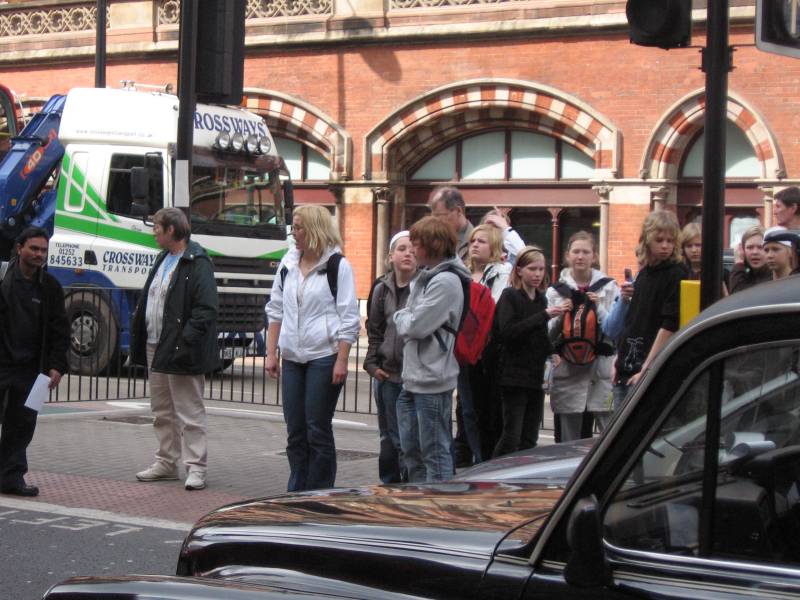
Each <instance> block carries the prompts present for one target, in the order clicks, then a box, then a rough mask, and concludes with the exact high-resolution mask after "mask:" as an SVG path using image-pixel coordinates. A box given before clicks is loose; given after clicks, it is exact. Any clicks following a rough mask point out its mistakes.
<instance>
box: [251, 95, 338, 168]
mask: <svg viewBox="0 0 800 600" xmlns="http://www.w3.org/2000/svg"><path fill="white" fill-rule="evenodd" d="M242 105H243V106H244V107H245V108H247V109H248V110H251V111H253V112H254V113H257V114H259V115H261V116H262V117H264V120H265V121H266V122H267V127H269V130H270V131H271V132H272V134H273V135H279V136H281V137H287V138H290V139H293V140H296V141H298V142H301V143H303V144H307V145H309V146H311V147H312V148H314V149H315V150H317V151H318V152H320V153H321V154H323V155H324V156H325V157H327V158H328V160H330V163H331V179H332V180H334V181H342V180H347V179H352V177H353V166H352V162H353V143H352V140H351V139H350V136H349V135H348V134H347V132H346V131H345V130H344V129H343V128H342V127H341V126H340V125H339V124H338V123H336V122H335V121H334V120H333V119H331V118H330V117H329V116H328V115H326V114H325V113H324V112H322V111H321V110H319V109H317V108H315V107H313V106H311V105H310V104H308V103H306V102H303V101H302V100H300V99H298V98H295V97H293V96H290V95H288V94H282V93H280V92H275V91H272V90H264V89H259V88H245V90H244V102H243V103H242Z"/></svg>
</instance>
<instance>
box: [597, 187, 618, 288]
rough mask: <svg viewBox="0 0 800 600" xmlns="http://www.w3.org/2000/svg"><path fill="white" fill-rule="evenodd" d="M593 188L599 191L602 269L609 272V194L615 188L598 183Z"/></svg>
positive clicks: (599, 244)
mask: <svg viewBox="0 0 800 600" xmlns="http://www.w3.org/2000/svg"><path fill="white" fill-rule="evenodd" d="M592 189H593V190H594V191H595V192H596V193H597V196H598V197H599V199H600V200H599V202H600V240H599V242H598V248H599V250H600V253H599V254H600V257H599V258H600V270H601V271H603V273H608V224H609V220H608V212H609V211H608V196H609V195H610V194H611V190H612V189H613V188H612V187H611V186H610V185H596V186H594V187H592Z"/></svg>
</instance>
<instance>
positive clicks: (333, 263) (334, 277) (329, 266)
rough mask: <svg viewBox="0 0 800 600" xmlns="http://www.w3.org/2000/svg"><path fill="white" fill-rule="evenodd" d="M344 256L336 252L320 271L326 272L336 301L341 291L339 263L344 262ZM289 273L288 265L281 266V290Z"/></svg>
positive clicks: (329, 286)
mask: <svg viewBox="0 0 800 600" xmlns="http://www.w3.org/2000/svg"><path fill="white" fill-rule="evenodd" d="M343 258H344V256H343V255H342V254H341V253H339V252H334V253H333V254H331V255H330V256H329V257H328V262H327V263H325V268H324V269H323V270H322V271H320V273H324V274H325V275H326V276H327V278H328V288H329V289H330V290H331V296H333V299H334V301H335V300H337V298H338V293H339V263H340V262H342V259H343ZM288 273H289V269H287V268H286V265H283V266H282V267H281V272H280V277H281V291H283V284H284V282H285V281H286V275H287V274H288Z"/></svg>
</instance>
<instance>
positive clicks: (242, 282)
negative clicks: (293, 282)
mask: <svg viewBox="0 0 800 600" xmlns="http://www.w3.org/2000/svg"><path fill="white" fill-rule="evenodd" d="M211 262H212V263H213V265H214V277H215V279H216V280H217V287H219V288H221V289H224V288H238V289H237V291H239V292H241V290H242V288H245V289H252V290H253V291H254V292H256V291H257V292H259V293H262V294H269V291H270V289H272V280H273V279H274V278H275V272H276V271H277V270H278V265H279V264H280V261H278V260H263V259H257V258H234V257H229V256H214V257H212V259H211Z"/></svg>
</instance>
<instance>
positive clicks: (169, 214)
mask: <svg viewBox="0 0 800 600" xmlns="http://www.w3.org/2000/svg"><path fill="white" fill-rule="evenodd" d="M153 223H155V224H157V225H161V229H163V230H164V231H167V230H168V229H169V228H170V227H172V232H173V233H172V238H173V239H174V240H175V241H178V242H179V241H181V240H188V239H189V236H190V235H192V229H191V227H190V225H189V220H188V219H187V218H186V215H185V214H184V212H183V211H182V210H181V209H179V208H173V207H168V208H162V209H160V210H159V211H158V212H157V213H156V214H154V215H153Z"/></svg>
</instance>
